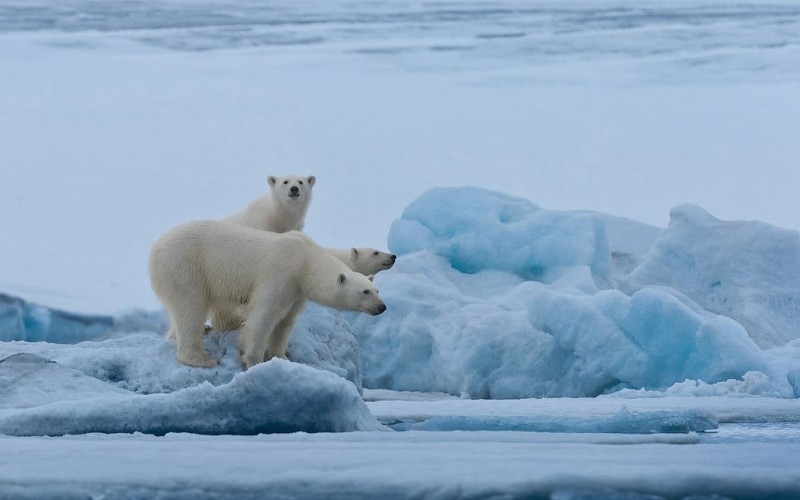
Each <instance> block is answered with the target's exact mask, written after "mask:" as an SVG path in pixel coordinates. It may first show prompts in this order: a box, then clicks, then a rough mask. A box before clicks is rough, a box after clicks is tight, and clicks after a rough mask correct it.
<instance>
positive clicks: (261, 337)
mask: <svg viewBox="0 0 800 500" xmlns="http://www.w3.org/2000/svg"><path fill="white" fill-rule="evenodd" d="M150 280H151V283H152V285H153V289H154V290H155V292H156V294H157V295H158V297H159V299H160V300H161V302H162V303H163V304H164V307H165V308H166V310H167V313H168V314H169V317H170V335H173V334H174V336H175V338H176V340H177V343H178V361H180V362H181V363H184V364H187V365H191V366H201V367H212V366H215V365H216V364H217V362H216V360H214V359H213V358H211V357H210V356H209V355H208V354H207V353H206V352H205V350H204V349H203V331H204V323H205V321H206V318H208V316H209V314H214V312H215V311H217V310H231V311H233V310H240V309H242V308H243V309H244V311H243V312H244V317H245V321H244V326H243V327H242V329H241V332H240V337H239V338H240V344H241V347H242V362H243V363H244V365H245V366H246V367H247V368H249V367H251V366H253V365H255V364H257V363H260V362H262V361H264V360H265V359H270V358H272V357H275V356H277V357H282V358H285V357H286V345H287V344H288V341H289V336H290V335H291V333H292V330H293V328H294V324H295V321H296V319H297V316H298V314H299V313H300V311H301V310H302V308H303V305H304V304H305V301H306V300H312V301H314V302H318V303H320V304H323V305H326V306H329V307H334V308H338V309H347V310H352V311H360V312H366V313H369V314H372V315H377V314H381V313H382V312H383V311H385V310H386V306H385V305H384V303H383V301H382V300H381V299H380V297H379V296H378V290H377V289H376V288H375V286H374V285H373V283H372V280H371V279H370V278H368V277H366V276H364V275H363V274H360V273H357V272H355V271H352V270H351V269H349V268H348V267H347V266H346V265H345V264H344V263H342V262H341V261H339V260H338V259H336V258H335V257H333V256H332V255H331V254H330V253H329V252H327V251H326V250H324V249H323V248H321V247H319V246H318V245H317V244H316V243H314V242H313V241H312V240H311V239H310V238H308V237H307V236H305V235H304V234H302V233H300V232H297V231H291V232H288V233H284V234H278V233H273V232H267V231H259V230H254V229H249V228H245V227H240V226H237V225H234V224H229V223H226V222H220V221H196V222H190V223H188V224H183V225H181V226H177V227H175V228H173V229H171V230H170V231H168V232H166V233H165V234H164V235H163V236H161V237H160V238H159V239H158V240H156V242H155V243H154V244H153V248H152V249H151V252H150Z"/></svg>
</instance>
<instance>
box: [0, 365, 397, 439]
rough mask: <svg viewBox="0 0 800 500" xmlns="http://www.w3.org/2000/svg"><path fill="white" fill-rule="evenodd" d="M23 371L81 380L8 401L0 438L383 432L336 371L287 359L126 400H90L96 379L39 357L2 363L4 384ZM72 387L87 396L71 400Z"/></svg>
mask: <svg viewBox="0 0 800 500" xmlns="http://www.w3.org/2000/svg"><path fill="white" fill-rule="evenodd" d="M26 365H27V366H26ZM20 368H22V371H23V372H25V371H27V372H36V371H39V372H42V371H46V372H48V373H47V374H45V377H44V378H45V379H47V380H48V381H52V380H57V379H59V378H66V377H70V376H73V377H75V376H76V375H77V377H76V378H77V380H73V381H72V383H71V384H70V387H61V389H62V390H61V391H58V392H57V393H56V397H57V398H58V399H60V401H55V402H52V403H49V404H43V405H37V406H29V407H27V408H5V409H2V408H4V406H6V405H7V404H8V403H6V404H4V405H3V406H0V434H7V435H13V436H41V435H46V436H60V435H64V434H84V433H89V432H103V433H131V432H142V433H147V434H156V435H163V434H166V433H169V432H190V433H195V434H244V435H249V434H260V433H285V432H342V431H355V430H382V429H383V427H382V426H381V425H380V424H379V423H378V421H377V420H375V417H373V416H372V415H371V414H370V412H369V409H367V406H366V404H365V403H364V402H363V401H362V399H361V397H360V396H359V394H358V391H356V389H355V387H354V386H353V385H352V384H350V383H349V382H347V381H345V380H343V379H342V378H341V377H338V376H336V375H334V374H332V373H329V372H326V371H323V370H317V369H314V368H310V367H307V366H304V365H302V364H299V363H290V362H287V361H284V360H278V359H275V360H272V361H269V362H267V363H262V364H260V365H257V366H255V367H253V368H252V369H250V370H247V371H245V372H243V373H240V374H238V375H236V376H235V377H234V378H233V380H232V381H231V382H230V383H227V384H223V385H220V386H213V385H211V384H210V383H203V384H200V385H197V386H195V387H191V388H188V389H183V390H179V391H175V392H172V393H169V394H152V395H138V394H135V393H127V394H125V393H124V392H123V391H121V390H119V389H115V388H113V387H112V386H108V388H106V389H100V390H97V392H96V394H95V395H94V396H93V397H86V392H87V391H86V390H85V389H86V388H88V387H94V386H97V385H98V384H99V381H97V380H96V379H92V378H91V377H87V376H85V375H80V374H76V373H75V372H74V371H73V370H69V369H65V368H62V367H60V366H58V365H57V364H55V363H53V362H48V361H46V360H43V359H42V358H40V357H37V356H31V355H17V356H14V357H11V358H8V359H6V360H4V361H3V362H0V379H2V378H7V377H8V376H9V372H13V374H15V375H16V374H18V373H19V372H20ZM38 382H39V381H38V380H36V377H30V376H27V375H26V376H24V377H21V378H18V379H17V381H16V382H15V384H14V386H13V387H14V390H15V391H17V392H20V391H21V392H26V391H36V390H38V389H39V388H40V387H41V385H40V384H39V383H38ZM70 389H76V390H77V391H78V392H80V393H81V394H82V396H84V397H80V398H77V399H73V400H67V399H68V396H69V394H70V392H72V391H71V390H70ZM95 389H96V387H95ZM28 401H29V400H28Z"/></svg>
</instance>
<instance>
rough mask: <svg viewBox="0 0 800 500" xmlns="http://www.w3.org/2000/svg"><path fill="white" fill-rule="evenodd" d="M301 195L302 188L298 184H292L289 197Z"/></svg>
mask: <svg viewBox="0 0 800 500" xmlns="http://www.w3.org/2000/svg"><path fill="white" fill-rule="evenodd" d="M298 196H300V188H299V187H297V186H292V187H290V188H289V198H297V197H298Z"/></svg>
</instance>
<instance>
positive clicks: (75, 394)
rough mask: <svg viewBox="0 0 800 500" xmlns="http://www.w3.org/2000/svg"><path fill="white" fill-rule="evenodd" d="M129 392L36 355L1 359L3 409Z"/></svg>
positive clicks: (0, 404)
mask: <svg viewBox="0 0 800 500" xmlns="http://www.w3.org/2000/svg"><path fill="white" fill-rule="evenodd" d="M126 393H127V391H125V390H122V389H119V388H117V387H114V386H113V385H109V384H107V383H105V382H103V381H101V380H98V379H96V378H94V377H90V376H88V375H84V374H83V373H81V372H79V371H78V370H73V369H71V368H67V367H64V366H61V365H59V364H58V363H56V362H54V361H50V360H48V359H45V358H43V357H41V356H37V355H35V354H27V353H20V354H14V355H12V356H9V357H7V358H5V359H0V410H3V409H8V408H28V407H32V406H40V405H45V404H49V403H55V402H58V401H69V400H74V399H85V398H96V397H99V396H102V395H119V394H126Z"/></svg>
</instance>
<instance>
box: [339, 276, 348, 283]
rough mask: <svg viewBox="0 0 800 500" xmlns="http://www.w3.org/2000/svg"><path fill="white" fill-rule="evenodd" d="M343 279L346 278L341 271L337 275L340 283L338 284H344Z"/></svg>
mask: <svg viewBox="0 0 800 500" xmlns="http://www.w3.org/2000/svg"><path fill="white" fill-rule="evenodd" d="M345 280H347V276H345V275H344V273H341V274H340V275H339V284H340V285H341V284H344V282H345Z"/></svg>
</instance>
